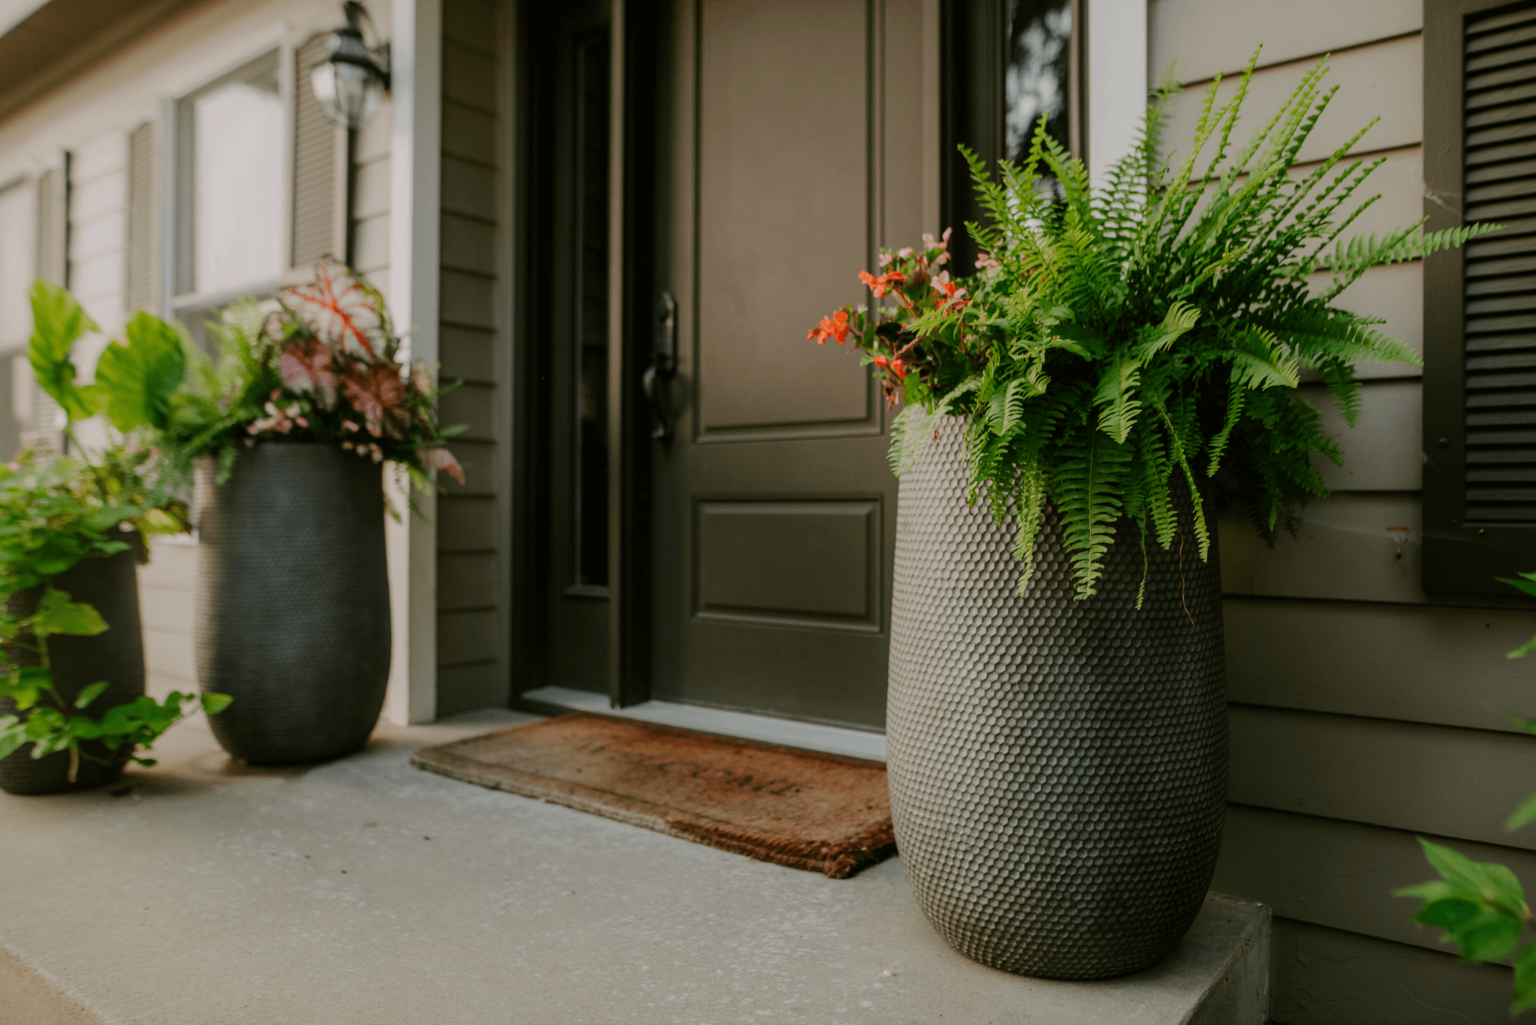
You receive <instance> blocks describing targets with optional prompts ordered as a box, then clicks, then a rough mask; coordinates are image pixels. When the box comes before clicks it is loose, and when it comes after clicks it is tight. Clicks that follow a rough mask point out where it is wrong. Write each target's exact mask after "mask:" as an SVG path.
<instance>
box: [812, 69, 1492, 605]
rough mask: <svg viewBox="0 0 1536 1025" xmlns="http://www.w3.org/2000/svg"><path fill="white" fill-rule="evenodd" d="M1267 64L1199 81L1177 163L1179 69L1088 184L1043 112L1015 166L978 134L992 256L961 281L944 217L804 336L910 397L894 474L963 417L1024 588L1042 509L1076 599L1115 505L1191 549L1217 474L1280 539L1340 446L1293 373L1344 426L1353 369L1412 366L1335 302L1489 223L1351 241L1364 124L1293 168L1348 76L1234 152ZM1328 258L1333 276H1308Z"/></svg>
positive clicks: (1412, 228)
mask: <svg viewBox="0 0 1536 1025" xmlns="http://www.w3.org/2000/svg"><path fill="white" fill-rule="evenodd" d="M1257 60H1258V54H1257V53H1255V55H1254V59H1253V61H1251V62H1250V63H1249V65H1248V67H1247V69H1246V70H1245V71H1244V72H1243V74H1242V77H1241V80H1240V82H1239V84H1238V86H1237V89H1236V91H1235V93H1234V94H1233V96H1232V98H1231V99H1230V100H1228V101H1227V102H1226V103H1225V104H1223V105H1220V106H1218V105H1217V102H1216V95H1217V89H1218V86H1219V85H1220V79H1219V78H1218V80H1217V81H1216V82H1213V83H1212V84H1211V86H1210V87H1209V88H1208V89H1207V90H1206V92H1205V99H1204V103H1203V104H1202V105H1201V108H1200V118H1199V121H1198V123H1197V125H1196V127H1195V134H1194V138H1193V141H1192V144H1191V145H1190V147H1189V149H1188V153H1187V155H1185V156H1184V157H1183V159H1182V161H1181V162H1179V163H1178V164H1177V166H1176V167H1175V166H1173V165H1172V164H1171V163H1169V162H1167V161H1165V160H1164V158H1163V156H1162V152H1161V132H1162V128H1163V123H1164V119H1165V115H1164V113H1163V108H1164V105H1165V103H1166V101H1167V99H1168V97H1169V96H1170V95H1172V94H1173V93H1174V92H1175V91H1176V87H1174V86H1172V85H1165V86H1164V88H1163V89H1162V90H1161V91H1160V93H1159V94H1158V96H1157V98H1156V101H1155V102H1154V103H1153V104H1152V106H1151V107H1150V108H1149V110H1148V112H1147V116H1146V119H1145V121H1144V124H1143V128H1142V131H1141V134H1140V136H1139V140H1138V145H1137V146H1136V148H1135V150H1134V151H1133V152H1132V153H1130V154H1129V155H1128V156H1126V157H1125V158H1123V159H1122V160H1120V161H1119V162H1117V163H1116V164H1115V165H1113V167H1112V168H1111V169H1110V170H1109V172H1108V174H1107V176H1106V178H1105V180H1104V182H1103V183H1102V187H1100V188H1098V189H1094V188H1091V187H1090V183H1089V181H1088V175H1087V171H1086V169H1085V168H1084V166H1083V164H1082V162H1081V161H1079V160H1075V159H1072V158H1071V157H1070V156H1069V155H1068V154H1067V153H1066V152H1065V151H1064V150H1063V149H1062V147H1061V146H1060V145H1059V144H1058V143H1057V142H1056V141H1055V140H1054V139H1052V138H1051V137H1050V136H1049V135H1047V134H1046V132H1045V121H1044V119H1043V118H1042V120H1041V122H1040V125H1039V126H1038V127H1037V129H1036V131H1035V134H1034V137H1033V142H1032V144H1031V147H1030V151H1029V155H1028V158H1027V160H1026V161H1025V162H1024V163H1023V166H1018V165H1014V164H1011V163H1008V162H1003V163H1002V164H1001V165H1000V169H999V173H998V175H997V177H996V178H994V177H993V176H992V175H990V174H989V173H988V171H987V169H986V168H985V167H984V166H983V165H982V163H981V162H980V161H978V160H977V159H976V157H975V156H974V155H973V154H971V153H969V152H966V154H965V155H966V158H967V160H968V161H969V162H970V165H971V172H972V175H973V176H974V178H975V181H976V188H977V190H978V193H979V195H980V197H981V200H982V203H983V206H984V208H985V210H986V212H987V214H988V215H989V223H988V224H986V225H978V224H967V225H966V227H967V229H968V230H969V231H970V233H971V235H972V236H973V237H974V238H975V239H976V240H977V243H978V244H979V245H980V247H981V248H982V249H984V250H985V252H984V253H983V254H982V257H981V258H980V259H979V260H978V261H977V273H976V274H975V275H974V276H973V277H971V278H969V279H967V280H966V281H965V283H964V284H965V287H963V288H962V287H960V284H959V283H957V282H955V281H951V280H950V278H949V275H948V273H947V271H945V270H943V267H944V265H945V264H946V263H947V262H948V253H947V248H946V245H945V242H946V241H947V238H948V235H947V233H946V236H945V239H944V240H933V239H931V238H929V239H926V240H925V245H924V248H923V249H922V250H920V251H918V250H901V251H900V252H897V253H886V254H884V255H883V256H882V266H881V271H882V273H881V275H880V276H879V277H875V276H872V275H869V274H867V273H866V274H862V275H861V276H860V277H861V279H862V280H864V281H865V283H866V284H868V285H869V287H870V289H871V291H872V292H873V294H874V296H875V298H876V299H882V298H885V297H886V296H889V297H890V298H891V299H894V300H895V304H894V306H891V305H886V306H885V307H884V308H876V309H875V310H874V311H869V310H866V309H865V308H863V307H847V308H845V309H843V310H840V311H838V312H837V313H835V314H833V316H831V317H829V318H825V319H823V320H822V322H821V324H820V325H818V327H817V328H814V329H812V331H811V336H812V337H814V338H816V339H817V340H818V341H822V342H824V341H826V339H828V338H832V339H834V340H836V341H838V342H839V343H841V342H843V341H845V340H846V339H847V338H849V337H852V338H853V339H854V340H855V342H856V344H857V345H858V346H859V347H860V348H862V349H864V350H865V351H866V353H867V355H866V357H865V362H866V363H871V364H873V365H875V366H876V367H877V373H879V374H880V375H881V376H882V377H883V378H884V380H885V387H886V394H887V397H888V398H889V399H890V400H891V401H892V402H894V401H896V400H897V399H898V398H900V399H904V400H905V402H906V409H905V410H904V411H903V412H902V413H901V414H900V416H898V417H897V421H896V424H895V426H894V428H893V432H892V447H891V462H892V466H893V468H894V469H895V470H896V472H897V473H898V474H899V473H902V472H905V471H906V470H907V469H909V468H910V467H911V466H912V465H913V462H914V461H915V459H916V458H917V455H918V453H919V452H920V451H921V449H922V447H923V446H924V445H925V444H926V443H927V441H928V439H929V438H930V437H931V436H932V435H933V433H934V427H935V425H936V423H937V420H938V418H939V417H941V416H944V415H960V416H964V417H966V418H967V420H968V427H967V432H966V447H967V451H968V453H969V457H970V463H971V495H972V498H975V497H977V496H985V498H986V499H987V501H988V502H989V503H990V506H991V510H992V512H993V514H994V515H996V516H997V517H998V518H999V519H1001V518H1003V517H1005V516H1007V515H1008V514H1009V513H1012V515H1013V516H1014V517H1015V520H1016V525H1017V530H1018V534H1017V544H1016V548H1015V554H1016V555H1017V557H1018V559H1019V561H1020V563H1021V568H1022V572H1021V574H1020V580H1019V590H1020V593H1022V592H1023V590H1024V588H1025V586H1026V585H1027V584H1028V581H1029V574H1030V568H1031V563H1032V552H1033V548H1034V544H1035V539H1036V536H1037V535H1038V533H1039V531H1040V528H1041V525H1042V523H1043V521H1044V516H1045V512H1046V509H1047V506H1048V505H1051V506H1054V507H1055V508H1056V510H1057V511H1058V513H1059V516H1060V518H1061V523H1062V528H1063V532H1064V537H1065V543H1066V547H1067V550H1068V552H1069V553H1070V555H1071V557H1072V559H1073V564H1074V576H1075V583H1076V589H1077V597H1078V598H1088V597H1090V596H1091V595H1093V594H1094V593H1095V591H1096V589H1097V586H1098V583H1099V580H1100V577H1101V575H1102V573H1103V566H1104V557H1105V553H1106V551H1107V549H1108V548H1109V546H1110V545H1111V544H1112V543H1114V542H1115V540H1116V530H1117V527H1118V526H1119V525H1121V524H1122V523H1124V522H1125V521H1129V522H1131V523H1134V524H1135V525H1136V527H1137V528H1138V530H1139V533H1140V539H1139V540H1140V543H1141V545H1142V547H1143V551H1145V549H1146V545H1147V543H1148V541H1149V540H1152V541H1155V542H1156V543H1157V544H1159V545H1161V546H1162V547H1163V548H1165V549H1167V548H1169V547H1170V546H1171V545H1172V543H1173V541H1174V538H1175V537H1176V535H1177V530H1178V523H1179V520H1180V519H1181V517H1183V516H1188V517H1190V518H1191V520H1192V524H1191V526H1192V529H1193V531H1194V536H1195V538H1196V539H1197V541H1198V545H1199V554H1200V557H1201V558H1202V559H1205V558H1206V557H1207V555H1208V552H1209V547H1210V527H1209V524H1208V522H1207V518H1206V514H1207V501H1208V500H1209V499H1211V498H1212V497H1214V496H1215V495H1216V494H1218V493H1221V494H1225V495H1227V496H1229V497H1230V498H1232V499H1234V500H1236V501H1237V502H1239V503H1240V504H1241V505H1243V506H1244V507H1245V508H1246V509H1247V511H1248V513H1249V515H1250V517H1251V518H1252V520H1253V522H1254V524H1255V526H1256V527H1257V528H1258V529H1259V531H1260V532H1261V533H1263V534H1264V535H1265V536H1267V537H1273V535H1274V532H1275V530H1276V528H1277V527H1280V526H1284V527H1286V528H1291V527H1292V526H1293V518H1292V515H1291V513H1290V512H1289V503H1291V502H1292V501H1293V500H1295V499H1297V498H1299V497H1304V496H1308V495H1312V496H1319V497H1322V496H1326V495H1327V494H1328V491H1327V488H1326V487H1325V486H1324V484H1323V480H1322V477H1321V476H1320V475H1319V473H1318V471H1317V469H1316V467H1315V466H1314V465H1313V463H1312V460H1311V456H1312V454H1313V453H1317V454H1320V455H1321V456H1323V457H1324V458H1327V459H1329V460H1332V461H1333V462H1335V463H1337V462H1339V461H1340V459H1341V453H1340V451H1339V448H1338V446H1337V444H1336V443H1335V442H1334V441H1333V440H1332V439H1331V438H1329V437H1328V436H1327V435H1326V434H1324V433H1323V430H1322V428H1321V426H1320V424H1319V420H1318V411H1317V409H1316V408H1314V407H1313V406H1312V405H1311V404H1310V403H1308V402H1307V401H1305V400H1304V399H1302V398H1301V396H1300V395H1299V394H1298V393H1297V387H1298V385H1299V384H1300V382H1301V379H1302V375H1303V374H1304V373H1305V372H1311V373H1313V374H1314V375H1315V376H1316V378H1317V379H1318V380H1320V381H1321V382H1322V383H1323V384H1324V385H1326V387H1327V389H1328V391H1329V393H1330V394H1331V396H1332V398H1333V401H1334V402H1335V403H1336V404H1337V406H1338V408H1339V410H1340V412H1341V414H1342V417H1343V419H1344V421H1345V423H1347V424H1350V425H1353V424H1354V423H1355V421H1356V419H1357V417H1358V415H1359V411H1360V395H1359V383H1358V382H1357V381H1356V379H1355V376H1354V370H1353V365H1352V364H1354V363H1355V362H1357V361H1361V360H1375V361H1381V362H1407V363H1417V362H1419V360H1418V357H1417V356H1416V355H1415V354H1414V353H1413V352H1412V351H1411V350H1409V349H1407V348H1406V347H1405V346H1404V345H1402V343H1400V342H1399V341H1397V340H1395V339H1392V338H1389V337H1387V336H1386V335H1384V334H1383V333H1382V332H1381V331H1379V330H1377V325H1380V324H1382V323H1383V321H1382V320H1381V319H1380V318H1376V317H1364V316H1359V315H1357V314H1353V313H1350V312H1347V311H1345V310H1342V309H1339V308H1337V307H1335V306H1334V305H1332V304H1333V302H1334V300H1335V299H1336V297H1337V296H1338V295H1339V293H1340V292H1342V291H1343V290H1344V289H1345V288H1346V287H1348V286H1349V285H1350V284H1351V283H1352V282H1354V281H1355V280H1356V279H1358V278H1359V277H1360V275H1361V274H1362V273H1364V272H1365V271H1366V270H1367V269H1368V268H1370V267H1373V266H1377V265H1381V264H1388V263H1395V262H1399V261H1403V260H1411V259H1416V258H1419V257H1421V256H1424V255H1426V254H1429V253H1432V252H1434V251H1436V250H1438V249H1442V248H1446V247H1449V246H1457V245H1460V244H1462V243H1463V242H1465V241H1466V240H1467V239H1469V238H1472V237H1474V236H1476V235H1479V234H1482V233H1484V232H1486V231H1490V230H1494V229H1493V228H1492V227H1490V226H1472V227H1467V228H1461V229H1456V230H1453V231H1444V232H1435V233H1431V234H1425V233H1424V232H1423V231H1422V230H1421V225H1422V222H1420V223H1419V224H1414V225H1409V226H1407V227H1403V228H1400V229H1397V230H1395V231H1392V232H1389V233H1387V235H1386V236H1385V237H1382V238H1377V237H1376V236H1374V235H1372V236H1369V237H1364V238H1362V237H1355V238H1351V239H1349V240H1348V241H1343V240H1342V239H1343V235H1344V232H1345V231H1346V230H1347V229H1348V227H1349V225H1350V224H1351V223H1352V222H1353V221H1354V220H1355V218H1357V217H1358V216H1359V215H1360V213H1361V211H1363V210H1364V209H1365V208H1366V207H1367V206H1369V205H1370V204H1371V203H1372V202H1374V201H1375V199H1376V198H1377V197H1371V198H1370V199H1366V200H1364V201H1363V202H1359V203H1357V204H1355V205H1354V206H1353V208H1352V209H1348V210H1346V205H1347V204H1349V203H1350V200H1351V199H1352V198H1353V197H1354V195H1355V193H1356V191H1357V190H1358V189H1359V187H1360V185H1361V183H1362V182H1364V180H1365V179H1366V177H1367V176H1368V175H1369V174H1370V173H1371V172H1372V171H1373V170H1375V168H1376V167H1378V166H1379V165H1380V164H1381V159H1377V160H1374V161H1369V162H1367V161H1363V160H1354V161H1351V162H1348V163H1346V162H1344V157H1345V154H1347V153H1348V152H1349V151H1350V150H1351V149H1352V148H1353V147H1354V146H1355V144H1356V143H1357V142H1358V141H1359V139H1360V138H1361V136H1363V135H1364V134H1365V131H1366V130H1367V129H1369V127H1370V126H1369V125H1367V126H1366V128H1365V129H1362V130H1361V131H1360V132H1359V133H1357V134H1356V135H1355V136H1354V138H1352V139H1350V140H1349V141H1348V142H1347V143H1346V144H1344V145H1343V146H1340V147H1339V148H1338V149H1337V150H1336V151H1335V152H1333V153H1332V154H1331V155H1329V156H1328V157H1327V158H1326V159H1324V160H1322V161H1321V162H1320V163H1318V164H1317V165H1316V166H1315V167H1312V168H1310V169H1307V170H1300V169H1295V165H1296V163H1297V156H1298V154H1299V153H1300V151H1301V149H1302V146H1303V145H1304V144H1305V142H1306V140H1307V138H1308V137H1309V136H1310V134H1311V132H1312V130H1313V128H1314V126H1315V125H1316V123H1317V120H1318V118H1319V117H1321V116H1322V114H1323V112H1324V111H1325V110H1326V109H1327V107H1328V103H1329V101H1330V99H1331V98H1332V96H1333V93H1334V91H1335V90H1328V91H1326V92H1325V91H1324V90H1323V88H1322V79H1323V76H1324V74H1325V72H1326V63H1325V62H1319V64H1318V65H1317V66H1316V67H1314V68H1313V69H1312V70H1311V71H1310V72H1309V73H1308V74H1307V75H1306V76H1305V77H1304V78H1303V79H1302V81H1301V84H1300V85H1298V86H1297V88H1296V90H1295V92H1293V93H1292V94H1291V96H1290V98H1289V100H1287V101H1286V103H1285V104H1284V105H1283V106H1282V107H1281V108H1280V110H1279V111H1278V112H1277V113H1276V114H1275V115H1274V116H1273V117H1272V118H1271V119H1270V120H1269V121H1268V122H1267V123H1266V124H1264V126H1263V127H1262V128H1261V129H1260V130H1259V131H1258V132H1257V133H1255V134H1254V136H1253V138H1252V140H1251V141H1250V142H1248V143H1247V145H1245V146H1243V147H1242V148H1241V149H1238V148H1237V147H1236V145H1235V144H1234V143H1233V142H1232V135H1233V130H1234V128H1235V126H1236V124H1237V121H1238V116H1239V113H1240V111H1241V108H1242V105H1243V102H1244V100H1245V99H1246V97H1247V94H1248V85H1249V80H1250V77H1251V76H1252V73H1253V68H1254V65H1255V64H1256V62H1257ZM1373 123H1374V122H1373ZM1208 147H1213V149H1214V152H1213V153H1211V155H1210V160H1209V162H1208V163H1207V164H1205V169H1204V170H1203V171H1202V170H1199V168H1200V166H1201V160H1200V158H1201V155H1202V153H1203V152H1204V151H1205V150H1206V149H1207V148H1208ZM1322 272H1326V273H1327V274H1329V275H1331V279H1330V280H1328V282H1327V283H1326V284H1325V285H1323V286H1322V287H1320V288H1319V287H1317V285H1316V284H1315V279H1314V277H1313V276H1314V275H1318V274H1320V273H1322ZM1186 496H1187V497H1186Z"/></svg>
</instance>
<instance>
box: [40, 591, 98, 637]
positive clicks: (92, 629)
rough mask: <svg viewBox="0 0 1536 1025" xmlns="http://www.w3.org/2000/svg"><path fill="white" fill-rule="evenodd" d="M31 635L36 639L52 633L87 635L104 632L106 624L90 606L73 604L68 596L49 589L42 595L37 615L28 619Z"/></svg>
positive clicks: (62, 592)
mask: <svg viewBox="0 0 1536 1025" xmlns="http://www.w3.org/2000/svg"><path fill="white" fill-rule="evenodd" d="M31 620H32V622H31V624H30V625H31V627H32V632H33V633H35V634H36V635H37V636H38V637H39V638H44V637H49V636H52V635H53V634H70V635H74V636H90V635H94V634H99V633H102V632H103V631H105V630H106V629H107V621H106V620H104V619H102V618H101V614H100V613H99V612H97V611H96V610H95V609H93V608H92V607H91V606H89V605H86V604H83V603H80V602H72V601H70V600H69V595H68V594H67V593H65V592H64V591H60V590H58V589H57V588H53V587H50V588H48V590H46V591H44V592H43V600H42V601H41V602H39V603H38V607H37V613H36V615H34V616H32V617H31Z"/></svg>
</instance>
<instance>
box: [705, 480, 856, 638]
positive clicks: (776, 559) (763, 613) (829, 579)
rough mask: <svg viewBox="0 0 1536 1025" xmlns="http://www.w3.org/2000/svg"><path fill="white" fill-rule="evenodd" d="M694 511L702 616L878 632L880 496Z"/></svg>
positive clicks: (718, 505)
mask: <svg viewBox="0 0 1536 1025" xmlns="http://www.w3.org/2000/svg"><path fill="white" fill-rule="evenodd" d="M694 508H695V522H694V538H695V545H696V552H695V555H694V564H695V565H696V566H698V567H699V579H698V585H697V586H698V592H697V593H698V599H697V601H696V602H695V605H694V609H695V615H696V616H700V617H706V618H711V619H722V618H723V619H736V620H741V621H744V622H757V623H762V624H780V623H785V624H787V623H796V624H798V623H805V624H817V625H821V626H826V627H833V628H837V627H842V628H845V629H846V628H849V627H852V628H854V629H868V628H869V627H874V628H876V629H878V627H879V617H878V615H877V614H876V602H877V601H878V600H879V598H878V585H879V582H880V577H879V573H878V571H877V567H878V565H879V562H878V560H879V555H880V537H879V530H880V498H879V497H878V496H876V497H874V498H872V499H871V498H866V499H863V500H856V501H838V500H836V499H820V500H816V501H810V502H796V501H785V500H783V499H770V500H768V501H764V500H761V499H747V500H741V499H737V500H735V501H704V500H700V501H698V502H697V504H696V505H695V507H694Z"/></svg>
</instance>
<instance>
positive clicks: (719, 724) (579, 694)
mask: <svg viewBox="0 0 1536 1025" xmlns="http://www.w3.org/2000/svg"><path fill="white" fill-rule="evenodd" d="M522 699H523V700H524V701H527V702H536V703H538V704H541V705H554V706H557V707H559V708H569V709H571V710H572V711H576V712H596V713H598V714H599V715H613V716H618V717H620V718H623V719H640V720H643V721H645V722H654V723H660V724H661V725H663V726H677V727H679V728H681V729H685V730H698V731H699V732H701V733H714V734H718V735H720V736H722V737H739V738H741V739H742V740H757V741H761V742H763V743H766V744H782V745H783V746H784V747H798V748H801V749H803V750H806V751H822V752H825V753H826V754H834V755H847V756H848V757H850V758H867V759H870V760H871V761H877V762H883V761H885V734H884V733H866V732H865V731H863V730H850V729H847V728H846V727H843V726H824V725H822V724H821V723H814V722H799V721H797V720H794V719H775V718H774V717H773V716H771V715H754V714H752V713H751V712H727V711H725V710H724V709H721V708H705V707H703V706H701V705H684V704H679V703H678V702H675V701H646V702H643V703H641V704H638V705H630V706H629V707H628V708H611V707H609V704H608V697H607V695H604V694H594V693H592V692H591V691H585V690H574V689H572V688H570V687H540V688H539V689H538V690H530V691H526V692H524V693H523V695H522Z"/></svg>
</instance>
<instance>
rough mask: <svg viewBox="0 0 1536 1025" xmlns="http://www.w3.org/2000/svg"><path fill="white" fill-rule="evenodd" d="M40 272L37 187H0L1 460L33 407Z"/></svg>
mask: <svg viewBox="0 0 1536 1025" xmlns="http://www.w3.org/2000/svg"><path fill="white" fill-rule="evenodd" d="M36 273H37V192H36V190H35V189H34V188H33V187H32V185H31V184H30V183H28V182H18V183H16V184H13V185H11V186H9V187H7V188H5V189H3V190H0V459H10V458H11V456H12V454H13V453H14V452H15V451H16V450H17V449H18V448H20V447H21V445H22V443H23V438H22V434H23V433H24V431H25V430H26V428H27V427H28V426H30V425H29V424H28V423H27V420H28V418H29V417H28V414H29V413H30V412H31V411H32V408H33V392H34V391H35V390H36V389H35V388H34V386H33V383H32V368H31V367H30V366H29V365H28V364H27V357H26V353H25V350H26V347H27V340H28V339H29V338H30V337H31V334H32V307H31V303H30V301H29V299H28V292H29V291H30V289H31V287H32V278H33V276H34V275H35V274H36Z"/></svg>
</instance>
